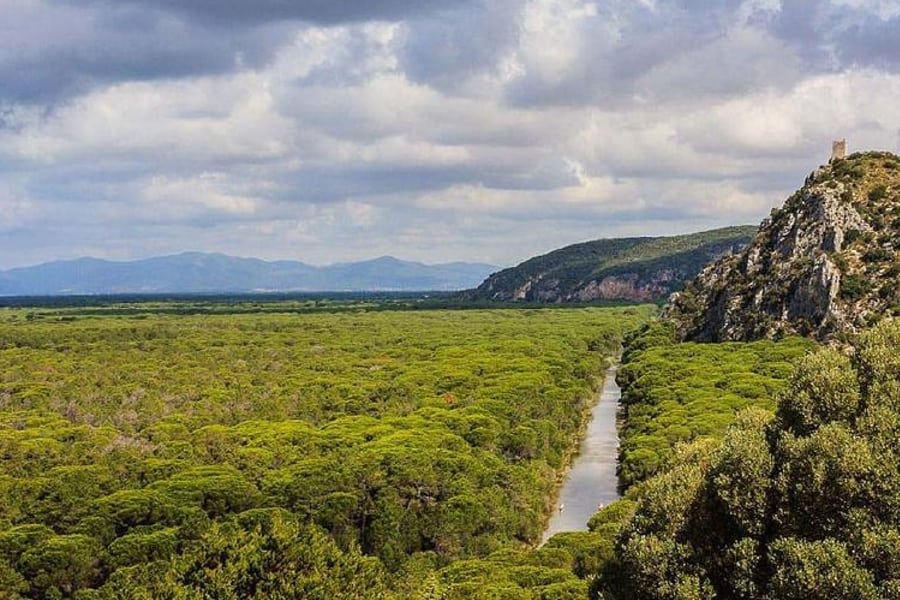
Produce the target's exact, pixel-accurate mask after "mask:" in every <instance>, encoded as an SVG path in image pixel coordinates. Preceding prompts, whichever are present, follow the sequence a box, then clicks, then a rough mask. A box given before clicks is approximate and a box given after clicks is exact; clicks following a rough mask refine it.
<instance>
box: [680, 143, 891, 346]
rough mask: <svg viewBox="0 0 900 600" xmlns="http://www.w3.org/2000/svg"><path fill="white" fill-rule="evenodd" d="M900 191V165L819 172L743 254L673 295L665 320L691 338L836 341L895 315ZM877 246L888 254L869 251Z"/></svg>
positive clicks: (870, 162)
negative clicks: (789, 337) (800, 337)
mask: <svg viewBox="0 0 900 600" xmlns="http://www.w3.org/2000/svg"><path fill="white" fill-rule="evenodd" d="M894 161H896V164H897V168H894V167H892V166H891V165H893V164H894ZM892 186H893V187H892ZM878 188H881V191H880V192H878V193H873V190H875V189H878ZM898 191H900V159H897V158H896V157H893V156H891V155H887V154H882V153H878V154H864V155H854V156H853V157H851V158H850V159H847V160H846V161H838V162H837V163H833V164H832V165H829V166H826V167H820V168H819V169H817V170H816V171H815V172H813V174H811V175H810V176H809V177H808V178H807V180H806V184H805V185H804V187H803V188H801V189H800V190H799V191H798V192H797V193H795V194H794V195H793V196H791V197H790V198H789V199H788V200H787V201H786V202H785V205H784V207H783V208H781V209H776V210H774V211H773V212H772V214H771V215H770V217H769V218H767V219H766V220H764V221H763V222H762V224H761V225H760V228H759V231H758V233H757V235H756V236H755V237H754V239H753V241H752V242H751V243H750V245H749V246H748V247H747V248H746V249H745V250H744V251H743V252H742V253H741V254H739V255H737V256H731V257H726V258H723V259H721V260H720V261H718V262H716V263H714V264H712V265H710V266H708V267H707V268H705V269H704V270H703V271H702V272H701V273H700V274H699V275H698V276H697V278H696V279H695V280H694V281H692V282H690V283H689V284H688V285H687V286H686V288H685V289H684V291H682V292H680V293H676V294H674V295H673V296H672V298H671V299H670V303H669V305H668V306H667V307H666V309H665V311H664V316H665V318H668V319H670V320H671V321H673V322H674V323H675V325H676V329H677V330H678V332H679V333H680V335H681V337H682V338H684V339H692V340H697V341H727V340H750V339H757V338H761V337H773V336H777V335H781V334H794V333H797V334H803V335H812V336H815V337H818V338H820V339H829V338H831V337H832V336H833V335H835V334H836V333H837V332H852V331H854V330H856V329H858V328H859V327H860V326H861V325H865V324H866V323H867V322H868V321H871V320H873V319H878V318H880V317H881V316H883V315H885V314H888V313H889V312H891V311H892V310H894V308H892V307H896V306H897V301H898V298H897V295H898V293H900V286H898V285H896V283H897V282H896V274H894V275H893V280H892V279H890V276H891V273H894V271H896V270H897V269H896V267H895V266H896V265H898V264H900V263H898V262H897V261H898V257H896V256H895V255H894V253H893V248H894V247H896V246H897V245H898V244H897V243H896V237H897V235H898V230H900V218H897V219H896V220H895V221H894V222H892V223H891V222H888V220H887V218H886V216H887V215H894V214H898V213H900V194H897V193H896V192H898ZM885 238H893V239H890V240H886V239H885ZM872 240H877V241H878V242H879V243H878V247H879V248H881V249H883V250H882V252H880V253H877V254H873V253H872V252H871V251H870V250H871V247H872ZM888 245H889V246H890V249H886V248H887V246H888ZM879 274H884V275H886V276H888V277H887V278H885V277H881V278H879V276H878V275H879Z"/></svg>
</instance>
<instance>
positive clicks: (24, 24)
mask: <svg viewBox="0 0 900 600" xmlns="http://www.w3.org/2000/svg"><path fill="white" fill-rule="evenodd" d="M291 34H292V29H291V28H290V27H287V26H285V25H284V24H277V23H274V24H269V25H266V26H256V25H254V26H244V27H240V28H232V29H225V28H222V27H219V26H213V25H197V24H194V23H189V22H186V21H185V20H183V19H182V18H180V17H178V16H177V15H173V14H169V13H166V12H162V11H159V10H147V9H144V8H140V7H137V6H131V5H128V4H116V5H109V6H99V5H93V6H90V5H88V4H86V3H82V4H80V5H78V6H76V5H74V4H73V5H68V4H62V5H50V4H40V3H35V4H31V5H29V6H28V7H27V8H19V9H17V8H16V7H14V6H13V7H9V6H7V7H3V8H0V103H3V102H7V103H9V102H19V103H28V104H45V105H53V104H54V103H56V102H57V101H59V100H65V99H66V98H69V97H72V96H76V95H79V94H82V93H85V92H88V91H90V90H91V89H93V88H95V87H98V86H102V85H105V84H111V83H117V82H122V81H142V80H153V79H161V78H183V77H190V76H196V75H210V74H221V73H227V72H230V71H234V70H236V69H238V68H242V67H259V66H262V65H264V64H265V63H266V62H267V61H268V60H269V59H270V58H271V56H272V54H273V52H274V51H275V50H276V49H277V48H278V47H280V46H281V45H283V44H284V43H286V42H287V41H288V40H290V36H291Z"/></svg>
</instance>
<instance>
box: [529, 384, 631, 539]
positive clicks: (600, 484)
mask: <svg viewBox="0 0 900 600" xmlns="http://www.w3.org/2000/svg"><path fill="white" fill-rule="evenodd" d="M621 395H622V390H620V389H619V386H618V385H617V384H616V368H615V367H612V368H610V369H609V370H608V371H607V372H606V375H605V378H604V380H603V390H602V391H601V392H600V399H599V400H598V402H597V404H596V405H594V408H593V410H592V411H591V422H590V424H589V425H588V429H587V433H586V434H585V436H584V439H583V440H582V442H581V449H580V452H579V454H578V456H576V457H575V461H574V463H573V464H572V468H571V469H570V470H569V472H568V474H567V476H566V480H565V482H564V483H563V487H562V491H561V493H560V497H559V506H561V507H562V510H559V506H557V510H554V511H553V515H552V516H551V518H550V524H549V525H548V527H547V530H546V531H545V532H544V537H543V539H542V540H541V543H543V542H546V541H547V540H548V539H549V538H550V537H551V536H552V535H553V534H555V533H559V532H560V531H586V530H587V522H588V519H590V518H591V516H593V514H594V513H595V512H597V509H598V508H599V507H600V506H606V505H607V504H609V503H610V502H613V501H615V500H617V499H618V497H619V495H618V493H617V491H616V483H617V481H616V455H617V453H618V448H619V436H618V433H617V431H616V409H617V408H618V405H619V398H620V397H621Z"/></svg>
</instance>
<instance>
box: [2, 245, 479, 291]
mask: <svg viewBox="0 0 900 600" xmlns="http://www.w3.org/2000/svg"><path fill="white" fill-rule="evenodd" d="M496 270H497V267H495V266H493V265H486V264H479V263H464V262H453V263H445V264H436V265H425V264H422V263H418V262H409V261H403V260H399V259H396V258H393V257H390V256H384V257H381V258H376V259H374V260H368V261H362V262H353V263H341V264H335V265H330V266H325V267H316V266H313V265H308V264H305V263H302V262H298V261H288V260H281V261H264V260H259V259H255V258H237V257H234V256H227V255H224V254H205V253H199V252H187V253H184V254H177V255H173V256H162V257H157V258H149V259H144V260H136V261H127V262H117V261H108V260H100V259H96V258H80V259H77V260H67V261H56V262H50V263H45V264H41V265H36V266H33V267H23V268H18V269H11V270H8V271H0V295H3V296H39V295H76V294H169V293H223V292H224V293H236V292H237V293H240V292H316V291H328V292H342V291H348V292H357V291H425V290H431V291H450V290H461V289H466V288H470V287H472V286H474V285H477V284H478V282H480V281H482V280H483V279H484V278H485V277H487V276H488V275H489V274H490V273H492V272H494V271H496Z"/></svg>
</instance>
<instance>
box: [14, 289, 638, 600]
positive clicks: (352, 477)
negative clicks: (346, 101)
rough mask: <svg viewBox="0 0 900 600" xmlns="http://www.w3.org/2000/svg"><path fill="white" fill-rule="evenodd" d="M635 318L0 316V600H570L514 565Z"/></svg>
mask: <svg viewBox="0 0 900 600" xmlns="http://www.w3.org/2000/svg"><path fill="white" fill-rule="evenodd" d="M653 311H654V307H652V306H651V307H643V308H640V307H631V308H621V309H598V308H585V309H571V310H551V309H544V310H492V311H477V310H470V311H462V312H460V311H423V312H377V313H376V312H358V313H349V312H344V313H340V314H308V315H291V314H282V315H278V314H265V315H256V314H238V315H161V316H158V315H152V314H141V315H135V316H127V317H126V316H98V315H87V316H78V315H76V314H73V313H71V312H65V311H63V312H61V313H60V316H59V317H54V316H53V311H52V310H48V309H44V310H42V311H41V312H40V313H39V314H38V315H36V316H35V315H34V314H32V317H34V318H32V319H28V318H26V317H27V316H28V314H29V313H28V312H27V311H25V310H5V311H0V590H2V591H3V594H6V595H5V596H3V597H6V598H74V597H77V598H79V599H80V600H87V599H95V598H103V599H111V598H122V599H125V598H129V599H130V598H154V599H156V598H198V599H199V598H223V599H224V598H228V599H231V598H234V599H237V598H259V599H262V598H279V597H280V598H382V597H393V596H395V595H396V596H397V597H404V598H405V597H417V596H422V595H423V594H427V593H430V592H429V590H433V589H438V588H440V589H441V590H442V591H441V594H444V595H445V596H444V597H448V598H457V597H458V598H464V597H468V596H467V593H466V591H465V590H467V589H471V586H472V585H476V584H477V582H478V581H479V577H480V575H478V573H479V572H480V571H478V570H477V569H474V570H467V568H466V567H465V564H466V563H465V562H461V563H457V562H454V561H457V560H460V559H471V560H485V561H488V562H489V563H490V564H492V565H494V566H495V568H493V571H492V572H493V573H494V574H495V575H494V576H493V577H492V578H491V579H492V580H491V585H492V586H494V589H497V590H504V589H505V590H515V589H518V590H522V589H525V587H527V588H528V589H529V590H531V591H529V592H528V594H531V595H530V596H528V597H548V598H549V597H553V598H556V597H565V596H561V595H559V594H558V592H559V591H560V590H563V589H566V590H569V591H570V592H572V593H578V594H582V595H583V594H584V593H585V591H586V585H587V584H586V583H585V582H584V581H583V580H581V579H579V578H578V577H577V576H576V574H574V572H573V568H574V565H575V563H576V562H577V559H576V556H577V554H578V553H577V551H575V550H570V549H566V548H563V547H561V546H557V547H556V550H552V551H551V550H549V549H548V550H547V551H544V552H542V553H538V554H527V553H526V554H515V549H516V548H521V547H523V546H525V545H528V544H531V543H533V542H534V541H535V540H538V539H539V538H540V533H541V526H542V524H543V522H544V518H545V515H546V513H547V511H548V510H549V507H548V506H547V504H548V498H550V497H552V491H553V487H554V485H555V483H556V480H557V476H558V473H559V472H560V470H561V469H562V468H563V464H562V463H563V460H564V456H565V454H566V452H567V450H568V449H569V448H570V446H571V444H572V442H573V436H574V435H575V433H576V431H577V429H578V427H579V424H580V422H581V418H582V413H583V409H584V406H585V405H584V403H585V401H586V400H587V398H588V397H590V395H591V392H592V389H593V386H594V385H595V383H596V378H597V376H598V375H599V374H600V373H602V370H603V369H604V367H605V358H606V357H607V356H609V355H610V354H611V353H612V352H614V351H615V350H616V349H617V348H618V346H619V344H620V343H621V340H622V337H623V335H624V333H625V332H626V331H628V330H630V329H632V328H635V327H637V326H639V325H640V324H641V323H643V322H645V321H646V320H647V319H648V318H649V317H650V315H651V314H652V312H653ZM510 553H512V554H510ZM482 557H483V558H482ZM447 565H450V566H447ZM454 565H456V566H454ZM443 567H446V568H447V569H453V570H451V571H446V572H445V571H439V569H441V568H443ZM439 573H441V574H440V575H439ZM473 582H474V583H473ZM467 586H468V587H467ZM523 586H524V587H523ZM532 588H533V589H532ZM542 590H543V591H542ZM532 592H533V593H532ZM545 592H546V593H545ZM537 594H543V595H537ZM422 597H428V596H422Z"/></svg>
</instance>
